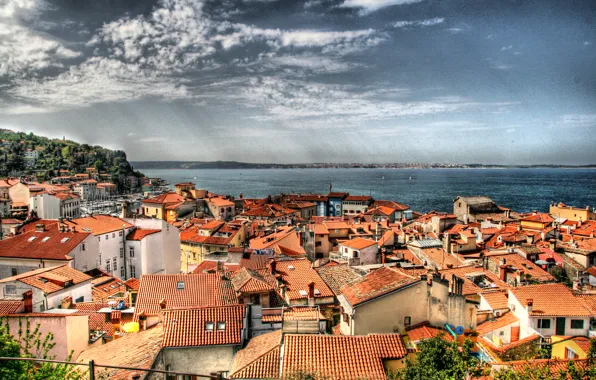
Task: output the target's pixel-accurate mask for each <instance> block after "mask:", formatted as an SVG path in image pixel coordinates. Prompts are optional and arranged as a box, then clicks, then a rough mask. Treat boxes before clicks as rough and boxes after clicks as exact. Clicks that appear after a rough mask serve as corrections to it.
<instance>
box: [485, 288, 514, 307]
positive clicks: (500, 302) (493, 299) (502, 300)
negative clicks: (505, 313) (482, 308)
mask: <svg viewBox="0 0 596 380" xmlns="http://www.w3.org/2000/svg"><path fill="white" fill-rule="evenodd" d="M507 294H508V293H507V291H506V290H493V291H491V290H488V291H484V292H482V293H481V294H480V295H481V296H482V298H484V299H485V300H486V302H487V303H488V305H489V306H490V307H491V309H493V310H499V309H507V308H509V299H508V298H507Z"/></svg>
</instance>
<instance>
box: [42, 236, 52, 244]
mask: <svg viewBox="0 0 596 380" xmlns="http://www.w3.org/2000/svg"><path fill="white" fill-rule="evenodd" d="M48 240H50V237H49V236H46V237H44V238H43V239H42V240H41V242H42V243H45V242H46V241H48Z"/></svg>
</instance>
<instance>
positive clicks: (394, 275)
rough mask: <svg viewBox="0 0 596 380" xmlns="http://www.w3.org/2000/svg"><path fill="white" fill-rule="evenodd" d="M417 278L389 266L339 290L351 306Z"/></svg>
mask: <svg viewBox="0 0 596 380" xmlns="http://www.w3.org/2000/svg"><path fill="white" fill-rule="evenodd" d="M418 281H419V279H418V278H415V277H412V276H409V275H407V274H405V273H403V272H398V271H396V270H394V269H392V268H389V267H382V268H380V269H377V270H375V271H373V272H371V273H369V274H368V275H366V276H365V277H362V278H360V279H358V280H356V281H353V282H351V283H349V284H347V285H345V286H343V287H342V288H341V289H340V291H341V293H342V294H343V296H344V297H345V298H346V300H347V301H348V302H349V303H350V305H352V306H357V305H359V304H361V303H363V302H366V301H369V300H372V299H374V298H377V297H379V296H382V295H385V294H387V293H391V292H393V291H395V290H398V289H401V288H403V287H405V286H407V285H410V284H413V283H415V282H418Z"/></svg>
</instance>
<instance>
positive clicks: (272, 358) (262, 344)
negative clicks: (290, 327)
mask: <svg viewBox="0 0 596 380" xmlns="http://www.w3.org/2000/svg"><path fill="white" fill-rule="evenodd" d="M281 337H282V335H281V330H277V331H273V332H270V333H267V334H263V335H259V336H257V337H254V338H252V339H251V340H250V342H248V344H247V345H246V347H245V348H244V349H242V350H240V351H238V353H237V354H236V356H235V357H234V363H233V364H232V369H231V370H230V378H231V379H275V378H279V349H280V343H281Z"/></svg>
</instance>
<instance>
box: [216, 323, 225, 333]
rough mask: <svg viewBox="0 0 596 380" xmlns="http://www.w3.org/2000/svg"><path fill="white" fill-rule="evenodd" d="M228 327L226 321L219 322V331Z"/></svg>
mask: <svg viewBox="0 0 596 380" xmlns="http://www.w3.org/2000/svg"><path fill="white" fill-rule="evenodd" d="M225 329H226V322H225V321H223V322H217V331H224V330H225Z"/></svg>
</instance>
